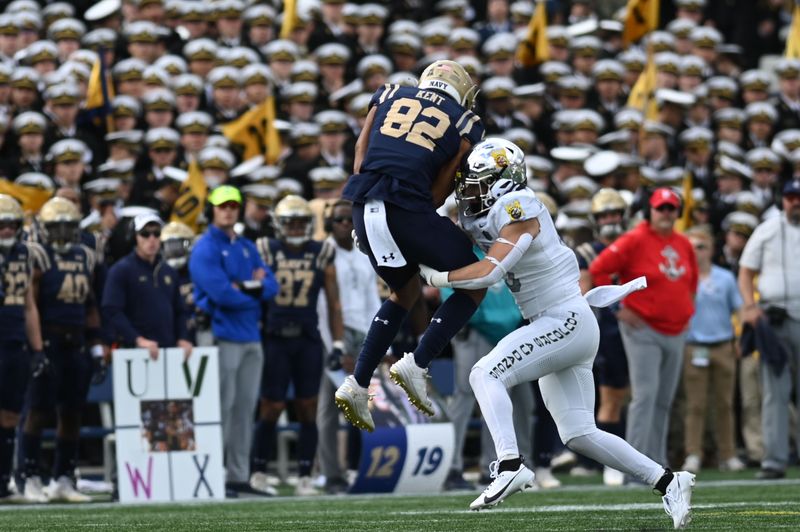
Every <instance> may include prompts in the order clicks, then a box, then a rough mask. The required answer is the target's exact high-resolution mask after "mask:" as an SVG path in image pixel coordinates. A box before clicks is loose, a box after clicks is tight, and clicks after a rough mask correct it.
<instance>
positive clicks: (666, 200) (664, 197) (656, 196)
mask: <svg viewBox="0 0 800 532" xmlns="http://www.w3.org/2000/svg"><path fill="white" fill-rule="evenodd" d="M667 204H669V205H672V206H673V207H675V208H676V209H680V207H681V198H680V197H679V196H678V194H677V193H676V192H675V191H674V190H672V189H669V188H666V187H661V188H657V189H655V190H654V191H653V195H652V196H650V206H651V207H653V208H654V209H657V208H659V207H661V206H662V205H667Z"/></svg>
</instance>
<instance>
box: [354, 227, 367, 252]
mask: <svg viewBox="0 0 800 532" xmlns="http://www.w3.org/2000/svg"><path fill="white" fill-rule="evenodd" d="M350 236H351V237H352V238H353V245H354V246H355V247H356V249H357V250H359V251H360V252H361V253H363V254H364V255H368V253H367V250H366V249H365V248H362V247H361V243H360V242H359V241H358V237H357V236H356V230H355V229H353V230H352V231H350Z"/></svg>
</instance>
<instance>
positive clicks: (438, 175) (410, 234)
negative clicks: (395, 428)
mask: <svg viewBox="0 0 800 532" xmlns="http://www.w3.org/2000/svg"><path fill="white" fill-rule="evenodd" d="M477 92H478V89H477V87H476V85H475V84H474V82H473V81H472V79H471V78H470V76H469V74H468V73H467V72H466V71H465V70H464V68H463V67H462V66H461V65H459V64H458V63H456V62H454V61H447V60H441V61H436V62H434V63H432V64H431V65H429V66H428V67H427V68H426V69H425V71H424V72H423V73H422V75H421V76H420V81H419V85H418V86H417V87H409V86H400V85H389V84H387V85H385V86H384V87H382V88H381V89H379V90H378V91H377V92H376V93H375V94H374V95H373V96H372V99H371V100H370V111H369V113H368V114H367V118H366V122H365V124H364V128H363V129H362V131H361V134H360V135H359V137H358V141H357V142H356V153H355V163H354V172H355V173H354V175H353V176H351V177H350V180H349V181H348V183H347V185H346V186H345V188H344V191H343V194H342V196H343V197H344V198H345V199H349V200H351V201H352V202H353V226H354V228H355V229H354V233H355V235H356V237H357V238H358V240H359V246H360V247H361V248H363V250H364V251H365V252H366V253H367V255H368V256H369V259H370V262H371V263H372V267H373V268H374V269H375V271H376V272H377V273H378V275H379V276H380V277H381V278H382V279H383V280H384V281H386V284H388V285H389V288H390V289H391V291H392V293H391V295H390V297H389V298H388V299H387V300H386V301H385V302H384V303H383V305H381V308H380V309H379V310H378V313H377V314H376V315H375V317H374V319H373V321H372V324H371V326H370V329H369V331H368V332H367V336H366V338H365V340H364V344H363V346H362V348H361V353H360V354H359V356H358V360H357V361H356V367H355V371H354V373H353V375H352V376H348V377H347V379H345V382H344V383H343V384H342V385H341V386H340V387H339V389H338V390H337V391H336V404H337V405H338V406H339V408H341V409H342V410H343V411H344V414H345V417H346V418H347V419H348V420H349V421H350V422H351V423H353V424H354V425H355V426H357V427H359V428H362V429H367V430H370V431H371V430H373V429H374V423H373V421H372V416H371V414H370V412H369V408H368V404H367V403H368V393H367V386H368V385H369V382H370V379H371V378H372V374H373V373H374V372H375V368H377V367H378V364H379V363H380V361H381V359H382V358H383V356H384V355H385V354H386V351H387V349H388V348H389V346H390V345H391V343H392V341H393V339H394V337H395V336H396V335H397V332H398V330H399V329H400V326H401V325H402V322H403V320H404V319H405V317H406V315H407V314H408V311H409V309H410V308H411V307H412V306H413V305H414V303H415V302H416V301H417V299H418V298H419V295H420V288H421V284H420V280H419V276H418V270H419V264H420V263H424V264H429V265H431V266H434V267H437V268H439V269H442V270H451V269H456V268H460V267H462V266H466V265H467V264H470V263H472V262H475V260H476V258H475V255H474V254H473V253H472V243H471V242H470V241H469V238H468V237H467V236H466V235H465V234H464V233H463V232H462V231H461V230H459V229H458V228H457V227H456V226H455V224H453V223H452V222H451V221H450V220H449V219H448V218H446V217H442V216H439V215H438V214H436V211H435V208H436V207H438V206H439V205H441V204H442V203H444V200H445V198H446V197H447V196H448V195H449V194H450V193H451V192H452V190H453V186H454V176H455V173H456V170H457V169H458V168H459V166H460V164H461V162H462V160H463V158H464V157H465V156H466V155H467V154H468V153H469V151H470V149H471V148H472V146H473V145H475V144H477V143H478V141H480V139H481V138H482V137H483V131H484V130H483V125H482V124H481V121H480V119H479V118H478V116H477V115H476V114H475V113H473V112H472V111H471V110H470V109H471V107H472V105H473V103H474V100H475V96H476V94H477ZM485 292H486V291H485V289H481V290H457V291H456V293H455V294H453V296H452V297H450V298H449V299H447V301H445V302H444V303H443V304H442V305H441V306H440V307H439V309H438V310H437V311H436V313H435V315H434V316H433V319H432V320H431V322H430V325H429V326H428V328H427V329H426V330H425V333H424V334H423V336H422V338H421V339H420V342H419V345H418V346H417V349H416V350H415V352H414V353H406V354H405V356H404V357H403V358H402V359H400V360H399V361H398V362H396V363H395V364H394V365H393V366H392V368H391V369H390V375H391V378H392V380H394V381H395V382H396V383H397V384H399V385H400V386H401V387H402V388H403V389H404V390H405V391H406V393H407V394H408V396H409V399H410V401H411V402H412V403H413V404H414V406H416V407H417V408H418V409H419V410H421V411H422V412H424V413H426V414H427V415H433V409H432V407H431V404H430V401H429V400H428V391H427V373H428V371H427V367H428V364H429V363H430V361H431V360H433V358H434V357H435V356H436V355H438V354H439V353H440V352H441V350H442V349H443V348H444V347H445V346H446V345H447V343H448V342H449V341H450V339H451V338H452V337H453V336H454V335H455V334H456V333H457V332H458V331H459V330H460V329H461V328H462V327H463V326H464V324H466V322H467V321H468V320H469V318H470V316H472V314H473V313H474V312H475V310H476V309H477V306H478V304H479V303H480V302H481V299H483V295H484V294H485Z"/></svg>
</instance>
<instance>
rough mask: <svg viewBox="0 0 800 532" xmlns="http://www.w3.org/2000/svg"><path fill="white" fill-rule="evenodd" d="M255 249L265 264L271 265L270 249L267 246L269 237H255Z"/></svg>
mask: <svg viewBox="0 0 800 532" xmlns="http://www.w3.org/2000/svg"><path fill="white" fill-rule="evenodd" d="M256 249H257V250H258V254H259V255H261V260H263V261H264V264H266V265H267V266H272V262H273V261H272V250H271V249H270V247H269V238H267V237H265V236H262V237H260V238H258V239H256Z"/></svg>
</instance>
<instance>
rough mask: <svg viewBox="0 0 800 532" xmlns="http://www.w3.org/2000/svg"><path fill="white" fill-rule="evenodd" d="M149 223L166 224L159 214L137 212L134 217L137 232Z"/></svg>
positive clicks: (134, 226) (134, 227) (161, 225)
mask: <svg viewBox="0 0 800 532" xmlns="http://www.w3.org/2000/svg"><path fill="white" fill-rule="evenodd" d="M147 224H158V225H159V226H160V227H163V226H164V222H163V221H162V220H161V218H159V217H158V215H157V214H153V213H142V214H137V215H136V217H135V218H134V219H133V229H134V230H135V231H136V232H137V233H138V232H139V231H141V230H142V229H144V228H145V226H146V225H147Z"/></svg>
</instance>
